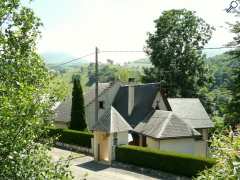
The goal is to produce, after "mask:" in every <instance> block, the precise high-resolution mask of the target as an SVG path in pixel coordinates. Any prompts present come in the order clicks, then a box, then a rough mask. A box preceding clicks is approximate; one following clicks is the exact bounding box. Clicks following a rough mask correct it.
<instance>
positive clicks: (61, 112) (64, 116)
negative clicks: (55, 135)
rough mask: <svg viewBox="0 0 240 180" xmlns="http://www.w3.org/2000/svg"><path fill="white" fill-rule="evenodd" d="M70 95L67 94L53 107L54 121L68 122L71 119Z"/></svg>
mask: <svg viewBox="0 0 240 180" xmlns="http://www.w3.org/2000/svg"><path fill="white" fill-rule="evenodd" d="M71 108H72V97H71V96H68V97H66V98H65V99H64V101H63V102H61V103H59V105H58V106H57V107H56V108H55V110H54V112H55V121H58V122H69V121H70V120H71Z"/></svg>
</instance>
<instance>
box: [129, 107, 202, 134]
mask: <svg viewBox="0 0 240 180" xmlns="http://www.w3.org/2000/svg"><path fill="white" fill-rule="evenodd" d="M133 131H136V132H138V133H141V134H144V135H146V136H151V137H153V138H157V139H166V138H179V137H193V136H199V135H200V133H199V132H198V131H196V130H195V129H193V128H192V127H191V126H190V125H188V124H187V123H186V122H185V121H184V120H182V119H181V118H180V117H178V116H177V115H176V114H175V113H173V112H171V111H163V110H156V111H154V112H153V113H152V114H150V115H149V118H148V119H146V120H145V121H143V122H140V123H139V124H138V125H137V126H136V127H135V128H134V130H133Z"/></svg>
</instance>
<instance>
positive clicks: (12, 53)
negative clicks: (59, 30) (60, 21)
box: [0, 0, 71, 179]
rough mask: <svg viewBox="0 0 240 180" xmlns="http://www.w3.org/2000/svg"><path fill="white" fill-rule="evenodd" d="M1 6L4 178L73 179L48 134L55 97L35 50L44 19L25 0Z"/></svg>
mask: <svg viewBox="0 0 240 180" xmlns="http://www.w3.org/2000/svg"><path fill="white" fill-rule="evenodd" d="M0 7H1V8H0V149H1V151H0V179H68V178H71V176H70V173H69V172H68V171H66V169H65V167H64V166H62V165H61V164H55V163H53V162H52V161H51V159H50V157H49V155H48V150H49V149H50V144H49V141H48V140H47V139H46V138H44V137H46V132H47V128H48V127H49V126H50V124H51V123H50V121H49V117H50V115H51V109H52V105H53V104H54V102H55V100H56V98H55V96H54V94H52V91H51V89H49V84H48V83H49V80H50V76H49V74H48V70H47V69H46V67H45V64H44V63H43V61H42V60H41V59H40V57H39V56H38V54H37V53H36V40H37V39H38V37H39V27H40V26H41V23H40V20H39V19H38V18H37V17H36V16H35V15H34V12H33V11H32V10H31V9H29V8H26V7H24V6H22V5H21V2H20V0H1V1H0Z"/></svg>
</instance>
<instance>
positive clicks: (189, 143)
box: [160, 138, 194, 154]
mask: <svg viewBox="0 0 240 180" xmlns="http://www.w3.org/2000/svg"><path fill="white" fill-rule="evenodd" d="M160 149H161V150H163V151H173V152H178V153H187V154H194V139H192V138H182V139H166V140H160Z"/></svg>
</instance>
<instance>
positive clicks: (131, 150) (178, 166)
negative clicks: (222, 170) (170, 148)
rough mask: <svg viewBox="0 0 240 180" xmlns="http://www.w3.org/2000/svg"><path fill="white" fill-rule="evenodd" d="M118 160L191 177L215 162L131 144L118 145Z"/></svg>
mask: <svg viewBox="0 0 240 180" xmlns="http://www.w3.org/2000/svg"><path fill="white" fill-rule="evenodd" d="M116 160H117V161H120V162H124V163H129V164H133V165H137V166H142V167H146V168H152V169H157V170H162V171H166V172H170V173H174V174H178V175H184V176H190V177H191V176H195V175H196V174H197V173H198V172H199V171H202V170H204V169H205V168H206V167H208V168H209V167H212V166H213V165H214V163H215V160H213V159H206V158H200V157H194V156H191V155H187V154H178V153H170V152H164V151H160V150H158V149H151V148H144V147H140V146H129V145H123V146H120V147H117V149H116ZM186 167H187V170H186Z"/></svg>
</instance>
